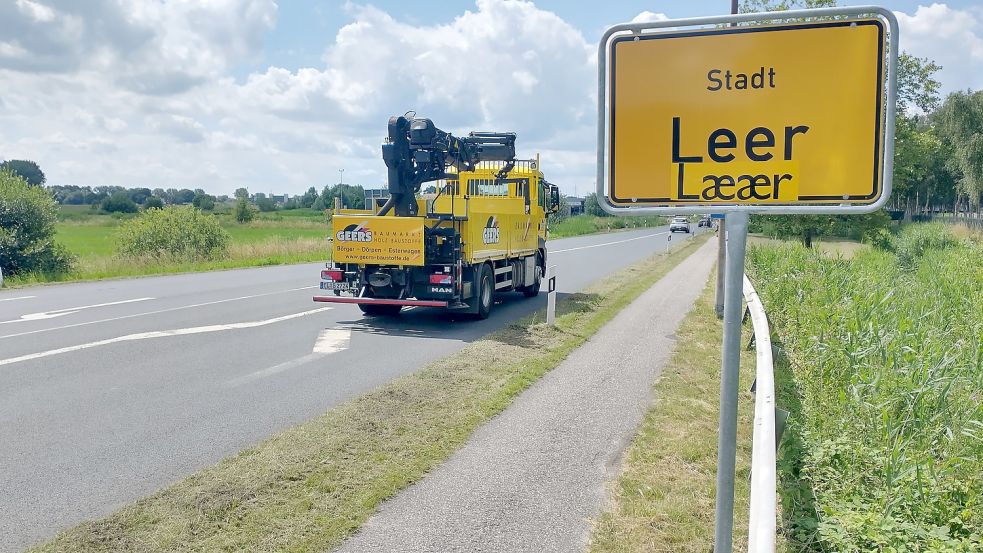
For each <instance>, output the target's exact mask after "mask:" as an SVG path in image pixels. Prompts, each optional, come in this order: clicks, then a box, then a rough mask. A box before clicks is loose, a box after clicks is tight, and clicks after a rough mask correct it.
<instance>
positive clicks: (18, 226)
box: [0, 169, 74, 276]
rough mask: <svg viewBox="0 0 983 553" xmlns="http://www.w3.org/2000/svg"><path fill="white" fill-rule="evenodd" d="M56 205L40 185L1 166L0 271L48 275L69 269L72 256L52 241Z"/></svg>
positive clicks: (56, 213)
mask: <svg viewBox="0 0 983 553" xmlns="http://www.w3.org/2000/svg"><path fill="white" fill-rule="evenodd" d="M57 217H58V206H57V204H56V203H55V200H54V198H52V197H51V195H50V194H48V192H47V191H45V190H44V189H43V188H40V187H38V186H31V185H29V184H28V183H27V181H26V180H25V179H24V178H23V177H21V176H20V175H17V174H14V172H13V171H11V170H9V169H0V271H2V272H3V274H4V275H6V276H12V275H16V274H18V273H30V272H35V271H37V272H42V273H50V274H58V273H64V272H67V271H69V270H71V266H72V263H73V262H74V257H73V256H72V255H71V254H70V253H68V251H67V250H66V249H65V248H64V247H62V246H61V245H60V244H56V243H55V242H54V235H55V221H56V220H57Z"/></svg>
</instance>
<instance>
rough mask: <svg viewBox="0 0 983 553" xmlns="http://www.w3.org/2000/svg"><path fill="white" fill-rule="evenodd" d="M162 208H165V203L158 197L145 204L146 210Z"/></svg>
mask: <svg viewBox="0 0 983 553" xmlns="http://www.w3.org/2000/svg"><path fill="white" fill-rule="evenodd" d="M162 207H164V201H163V200H161V199H160V198H158V197H157V196H151V197H149V198H147V200H146V201H145V202H143V208H144V209H161V208H162Z"/></svg>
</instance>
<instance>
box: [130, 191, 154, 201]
mask: <svg viewBox="0 0 983 553" xmlns="http://www.w3.org/2000/svg"><path fill="white" fill-rule="evenodd" d="M152 195H153V193H152V192H151V191H150V189H149V188H133V189H130V199H131V200H133V202H134V203H138V204H142V203H143V202H145V201H147V198H149V197H150V196H152Z"/></svg>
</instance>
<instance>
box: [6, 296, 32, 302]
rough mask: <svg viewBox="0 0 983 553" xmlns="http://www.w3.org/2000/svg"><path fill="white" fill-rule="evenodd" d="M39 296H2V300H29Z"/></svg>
mask: <svg viewBox="0 0 983 553" xmlns="http://www.w3.org/2000/svg"><path fill="white" fill-rule="evenodd" d="M36 297H37V296H18V297H16V298H0V301H15V300H29V299H31V298H36Z"/></svg>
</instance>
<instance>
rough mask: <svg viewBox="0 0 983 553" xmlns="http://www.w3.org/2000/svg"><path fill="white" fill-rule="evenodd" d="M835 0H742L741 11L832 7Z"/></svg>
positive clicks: (780, 10)
mask: <svg viewBox="0 0 983 553" xmlns="http://www.w3.org/2000/svg"><path fill="white" fill-rule="evenodd" d="M834 6H836V0H779V1H776V0H742V2H741V5H740V8H739V10H738V11H740V12H741V13H755V12H783V11H787V10H801V9H812V8H832V7H834Z"/></svg>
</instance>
